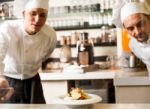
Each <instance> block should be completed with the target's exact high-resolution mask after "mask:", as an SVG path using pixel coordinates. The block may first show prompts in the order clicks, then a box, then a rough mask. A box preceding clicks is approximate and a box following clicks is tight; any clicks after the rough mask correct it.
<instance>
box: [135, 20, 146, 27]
mask: <svg viewBox="0 0 150 109" xmlns="http://www.w3.org/2000/svg"><path fill="white" fill-rule="evenodd" d="M143 26H145V21H141V22H139V23H138V24H137V27H138V28H140V27H143Z"/></svg>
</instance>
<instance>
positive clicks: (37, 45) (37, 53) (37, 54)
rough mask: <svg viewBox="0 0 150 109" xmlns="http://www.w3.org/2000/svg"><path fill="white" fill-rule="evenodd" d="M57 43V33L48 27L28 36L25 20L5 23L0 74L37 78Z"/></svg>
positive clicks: (0, 45) (0, 41) (1, 28)
mask: <svg viewBox="0 0 150 109" xmlns="http://www.w3.org/2000/svg"><path fill="white" fill-rule="evenodd" d="M56 42H57V39H56V33H55V31H54V30H53V29H52V28H50V27H49V26H48V25H44V26H43V27H42V29H41V30H40V31H39V32H38V33H36V34H35V35H28V34H27V33H26V32H25V30H24V28H23V20H13V21H6V22H4V23H3V24H2V25H0V74H1V75H6V76H8V77H12V78H16V79H28V78H31V77H33V76H35V75H36V74H37V71H38V69H39V68H40V67H41V65H42V62H43V61H45V60H46V59H47V58H48V57H49V55H50V54H51V53H52V51H53V50H54V48H55V46H56Z"/></svg>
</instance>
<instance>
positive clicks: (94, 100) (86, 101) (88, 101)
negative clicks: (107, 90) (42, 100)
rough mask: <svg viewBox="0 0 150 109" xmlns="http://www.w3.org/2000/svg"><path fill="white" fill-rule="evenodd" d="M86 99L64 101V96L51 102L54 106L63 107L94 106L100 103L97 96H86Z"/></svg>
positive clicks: (99, 98)
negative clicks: (61, 105)
mask: <svg viewBox="0 0 150 109" xmlns="http://www.w3.org/2000/svg"><path fill="white" fill-rule="evenodd" d="M86 94H87V95H88V98H87V99H84V100H71V99H65V97H66V95H62V96H59V97H58V98H56V99H55V100H53V103H54V104H63V105H76V106H77V105H89V104H94V103H98V102H101V101H102V98H101V97H100V96H98V95H94V94H88V93H86Z"/></svg>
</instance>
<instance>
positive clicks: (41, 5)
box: [25, 0, 48, 10]
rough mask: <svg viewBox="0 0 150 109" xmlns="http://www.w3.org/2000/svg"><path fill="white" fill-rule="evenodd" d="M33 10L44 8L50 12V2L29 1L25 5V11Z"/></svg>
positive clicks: (46, 0)
mask: <svg viewBox="0 0 150 109" xmlns="http://www.w3.org/2000/svg"><path fill="white" fill-rule="evenodd" d="M32 8H42V9H45V10H48V0H28V2H27V3H26V5H25V10H28V9H32Z"/></svg>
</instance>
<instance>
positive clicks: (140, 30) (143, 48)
mask: <svg viewBox="0 0 150 109" xmlns="http://www.w3.org/2000/svg"><path fill="white" fill-rule="evenodd" d="M113 15H114V16H113V22H114V24H115V25H116V26H117V27H120V28H123V27H124V28H125V29H126V30H127V32H128V34H129V35H130V36H131V40H130V42H129V47H130V49H131V51H132V52H133V53H134V54H135V55H136V56H137V57H138V58H139V59H141V60H142V61H143V62H144V63H145V64H146V66H147V69H148V72H149V74H150V38H149V37H150V36H149V35H150V6H148V4H147V3H146V1H144V2H124V1H120V3H118V4H117V5H116V6H115V7H114V9H113Z"/></svg>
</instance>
